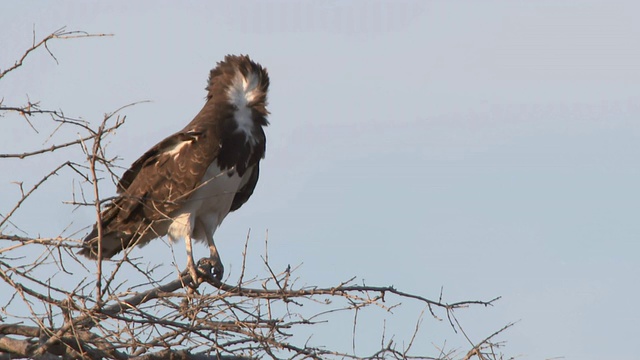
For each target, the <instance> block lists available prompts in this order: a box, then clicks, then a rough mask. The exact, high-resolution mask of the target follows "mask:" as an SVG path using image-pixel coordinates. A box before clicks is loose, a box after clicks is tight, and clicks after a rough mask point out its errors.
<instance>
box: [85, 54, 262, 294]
mask: <svg viewBox="0 0 640 360" xmlns="http://www.w3.org/2000/svg"><path fill="white" fill-rule="evenodd" d="M268 88H269V75H268V73H267V70H266V69H265V68H263V67H262V66H260V65H259V64H257V63H255V62H253V61H252V60H251V59H250V58H249V57H248V56H245V55H241V56H234V55H227V56H226V57H225V58H224V60H223V61H221V62H219V63H218V64H217V66H216V67H215V68H214V69H213V70H211V72H210V74H209V84H208V86H207V87H206V90H207V91H208V94H207V100H206V103H205V104H204V107H203V108H202V110H200V112H199V113H198V115H196V117H195V118H194V119H193V120H192V121H191V122H190V123H189V124H188V125H187V126H186V127H185V128H184V129H182V130H180V131H178V132H177V133H175V134H173V135H170V136H169V137H167V138H166V139H164V140H162V141H160V142H159V143H158V144H156V145H155V146H153V147H152V148H151V149H149V151H147V152H146V153H144V154H143V155H142V156H141V157H140V158H139V159H138V160H136V161H135V162H134V163H133V164H132V165H131V168H129V170H127V171H126V172H125V173H124V175H123V176H122V178H121V179H120V182H119V183H118V185H117V192H118V196H117V197H116V198H114V199H113V200H112V201H111V202H110V203H109V204H108V205H107V206H106V207H105V208H104V210H103V211H102V212H101V214H100V221H99V222H98V223H96V224H95V225H94V227H93V230H92V231H91V233H89V235H87V237H86V238H85V239H84V246H85V247H84V248H83V249H82V250H80V251H79V254H82V255H84V256H87V257H89V258H92V259H97V258H98V257H99V256H101V257H102V258H110V257H112V256H114V255H116V254H117V253H119V252H120V251H122V250H124V249H127V248H130V247H133V246H136V245H140V246H142V245H145V244H147V243H148V242H149V241H151V240H153V239H155V238H157V237H160V236H164V235H168V236H169V238H170V239H171V240H174V241H175V240H177V239H180V238H184V240H185V243H186V248H187V266H188V271H189V273H190V274H191V277H192V278H193V280H194V282H197V281H198V280H197V271H196V267H195V262H194V258H193V251H192V246H191V245H192V240H193V239H195V240H200V241H205V240H206V241H207V242H208V244H209V249H210V252H211V255H210V258H209V259H208V260H209V261H208V265H209V266H211V270H212V271H213V275H214V276H215V277H216V278H217V279H218V280H221V279H222V275H223V274H224V267H223V265H222V262H221V261H220V256H219V254H218V251H217V250H216V246H215V243H214V242H213V234H214V232H215V231H216V229H217V228H218V226H220V223H222V220H224V218H225V217H226V216H227V214H228V213H229V212H231V211H235V210H237V209H239V208H240V207H241V206H242V205H243V204H244V203H245V202H246V201H247V200H248V199H249V197H250V196H251V194H252V193H253V190H254V188H255V187H256V183H257V182H258V173H259V165H260V160H261V159H262V158H264V154H265V146H266V138H265V134H264V130H263V127H264V126H267V125H268V124H269V123H268V121H267V115H268V114H269V112H268V111H267V108H266V105H267V91H268ZM100 238H101V240H100ZM99 244H100V245H101V246H100V248H99Z"/></svg>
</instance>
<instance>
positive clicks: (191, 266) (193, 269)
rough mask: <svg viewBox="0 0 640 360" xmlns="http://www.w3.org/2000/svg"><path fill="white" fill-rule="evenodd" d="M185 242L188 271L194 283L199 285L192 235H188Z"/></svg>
mask: <svg viewBox="0 0 640 360" xmlns="http://www.w3.org/2000/svg"><path fill="white" fill-rule="evenodd" d="M184 242H185V245H186V248H187V271H188V272H189V275H191V279H193V285H194V286H198V284H199V283H200V282H199V281H198V271H197V270H196V265H195V261H194V260H193V248H192V247H191V236H189V235H187V236H185V238H184Z"/></svg>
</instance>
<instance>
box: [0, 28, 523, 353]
mask: <svg viewBox="0 0 640 360" xmlns="http://www.w3.org/2000/svg"><path fill="white" fill-rule="evenodd" d="M94 36H105V34H87V33H84V32H79V31H65V30H64V29H60V30H58V31H56V32H54V33H52V34H50V35H48V36H46V37H45V38H44V39H42V40H41V41H39V42H36V41H35V40H34V41H33V44H32V46H31V47H30V48H29V49H27V50H26V51H25V53H24V54H23V55H22V56H21V57H20V59H19V60H18V61H16V62H15V64H14V65H13V66H11V67H10V68H8V69H6V70H4V71H2V72H0V80H1V79H2V78H3V77H4V76H5V75H6V74H8V73H9V72H11V71H14V70H15V69H17V68H19V67H20V66H22V65H23V63H24V61H25V60H26V59H27V57H28V56H29V55H30V54H32V53H33V52H34V51H35V50H37V49H38V48H41V47H42V48H45V49H46V50H47V51H48V52H49V54H50V55H51V56H52V57H53V58H54V59H55V57H54V56H53V54H52V53H51V52H50V51H49V48H48V47H47V43H48V42H49V41H51V40H54V39H72V38H82V37H94ZM131 105H133V104H130V105H127V106H131ZM127 106H125V107H123V108H120V109H118V110H116V111H114V112H112V113H110V114H107V115H105V116H104V118H103V119H101V121H100V122H99V125H98V127H97V128H93V127H92V126H91V122H85V121H81V120H77V119H72V118H69V117H66V116H65V115H64V113H63V112H62V111H57V110H47V109H42V108H40V106H39V103H38V102H31V101H30V100H29V102H28V104H27V105H26V106H22V107H20V106H3V105H2V103H1V102H0V115H2V112H4V113H9V114H10V113H15V114H17V115H18V116H22V117H24V118H25V119H27V118H28V117H32V116H45V117H49V118H50V119H51V120H52V121H54V122H55V123H58V124H59V127H75V128H79V129H81V130H82V131H83V132H84V134H83V135H82V136H79V137H78V138H77V139H74V140H66V141H62V142H59V143H56V144H54V145H51V146H49V147H47V148H42V149H36V150H32V151H28V152H23V153H16V154H0V159H11V160H6V161H16V160H17V161H21V162H28V161H30V159H36V158H39V156H41V155H43V154H46V153H50V152H53V151H56V150H58V149H63V148H66V149H70V150H75V151H76V152H77V153H81V154H84V155H85V160H84V162H82V161H78V162H74V161H70V160H68V161H65V162H63V163H62V164H59V165H57V166H51V168H50V169H52V170H49V171H48V172H46V173H45V174H44V175H43V176H42V177H41V178H40V180H38V181H37V182H35V184H34V185H32V186H31V187H30V188H28V190H26V191H25V189H23V184H22V183H20V195H21V196H20V198H19V199H18V200H17V201H16V203H15V204H14V205H13V206H11V207H10V209H9V210H8V211H7V212H6V215H1V214H0V216H2V217H1V218H0V240H2V242H1V243H0V294H3V295H1V296H0V302H1V304H0V322H2V323H1V324H0V360H2V359H12V358H20V357H22V358H41V359H66V358H69V359H71V358H74V359H75V358H78V359H80V358H83V359H141V360H142V359H165V358H173V359H227V360H231V359H249V358H251V359H253V358H261V357H268V358H274V359H275V358H290V359H302V358H312V359H325V358H347V359H362V358H370V359H382V358H393V359H413V358H421V359H447V360H448V359H464V360H467V359H471V358H473V357H477V358H478V359H481V360H487V359H492V360H495V359H503V355H502V354H500V353H499V351H497V349H499V347H500V346H501V343H495V342H493V339H494V338H495V337H497V336H498V335H499V334H501V333H502V332H503V331H504V330H506V329H507V328H509V327H510V326H512V324H509V325H507V326H505V327H504V328H502V329H501V330H499V331H497V332H495V333H493V334H491V335H490V336H488V337H486V338H485V339H483V340H481V341H479V342H476V343H475V344H474V343H473V342H472V341H471V339H469V342H470V344H471V346H472V348H471V349H470V350H468V351H465V352H464V353H461V354H459V355H458V352H457V350H446V351H445V350H444V349H435V350H437V351H438V353H437V354H436V355H435V356H427V355H423V354H422V355H416V354H413V351H414V349H415V348H416V344H417V343H419V342H420V340H419V339H421V338H422V334H419V331H420V327H421V324H422V323H423V321H424V319H423V318H422V313H420V315H419V316H418V321H416V322H415V323H414V324H415V325H413V324H412V327H413V326H414V327H415V329H414V330H413V334H412V336H411V337H410V339H409V341H408V346H404V345H402V342H401V341H397V340H395V338H394V337H391V340H390V339H388V338H387V336H386V335H385V332H386V325H385V328H384V332H383V335H382V341H380V346H379V348H377V349H375V350H373V351H371V352H370V353H368V354H357V353H356V350H355V341H356V339H355V336H356V335H355V331H354V332H353V335H352V336H353V337H354V338H353V339H352V344H353V346H352V349H351V351H348V350H340V349H334V348H332V347H331V346H329V345H328V344H317V343H315V342H314V341H312V339H310V338H305V337H304V336H301V335H298V334H299V333H300V332H301V331H302V332H307V331H308V329H307V328H311V329H313V331H314V332H316V331H322V326H323V324H324V323H326V322H330V323H331V324H334V325H332V326H336V325H335V322H336V321H339V319H336V317H335V316H334V317H332V316H333V315H334V314H336V313H339V312H345V311H349V312H352V313H354V314H357V316H354V317H353V319H354V322H357V321H360V320H359V319H361V318H362V316H363V315H362V314H361V313H359V312H360V311H361V310H362V309H364V308H367V307H372V308H377V309H379V310H380V311H381V312H382V314H389V315H392V313H391V312H392V310H393V309H396V308H397V307H398V306H400V305H401V304H400V303H399V301H401V300H402V301H408V302H416V303H417V304H422V305H421V306H423V307H424V310H423V311H422V312H423V313H424V312H426V310H427V309H428V310H429V312H430V314H431V315H432V317H433V318H434V319H437V320H440V319H442V318H444V317H446V318H447V319H449V322H450V324H451V326H453V327H454V329H456V328H457V329H458V330H461V332H462V333H463V334H465V332H464V330H462V326H461V325H460V323H459V322H458V321H457V319H456V318H455V315H454V312H455V311H458V310H461V309H463V308H468V307H471V306H480V307H485V306H490V305H493V304H494V303H495V302H496V301H497V300H498V299H499V298H495V299H492V300H488V301H455V302H446V301H444V300H443V299H442V292H440V294H439V295H440V296H439V297H438V299H437V300H431V299H429V298H427V297H425V296H421V295H416V294H412V293H408V292H405V291H401V290H398V289H396V288H395V287H393V286H368V285H353V284H354V280H355V278H352V279H350V280H348V281H345V282H341V283H339V284H337V285H336V286H333V287H318V286H297V285H296V284H297V282H298V279H296V278H294V277H292V275H293V274H294V273H295V271H296V269H293V270H292V269H291V268H290V267H287V268H286V269H285V270H284V271H282V272H280V273H277V272H276V271H274V270H273V268H272V266H271V264H270V263H269V257H268V256H266V255H265V256H264V257H262V260H263V262H264V267H265V269H266V271H265V275H263V277H260V276H254V277H252V278H249V277H250V275H248V272H247V271H246V269H245V265H246V264H247V261H246V258H247V256H248V250H247V243H248V240H249V236H248V235H247V242H246V243H245V247H244V250H243V262H242V269H241V274H240V280H239V281H238V283H237V284H236V285H230V284H227V283H222V282H218V281H216V280H213V279H211V278H205V279H204V280H205V282H203V283H200V284H192V279H191V276H190V275H188V274H186V273H185V272H182V273H179V274H177V276H176V273H175V272H172V271H170V270H171V269H169V272H168V273H167V267H166V266H149V265H145V264H146V263H147V262H148V261H149V259H146V260H139V259H135V258H133V257H131V256H130V254H129V253H128V252H127V253H125V255H124V256H123V258H122V259H120V260H117V261H108V262H105V263H104V264H103V263H100V264H98V266H97V268H98V269H99V270H98V271H97V274H96V271H95V270H92V269H89V268H87V265H86V264H87V263H86V262H83V261H81V260H80V259H78V258H77V257H76V255H75V253H76V251H77V250H78V249H79V248H80V247H81V243H80V242H79V241H78V240H77V238H78V236H77V235H78V234H77V233H72V234H70V235H66V234H65V231H66V228H65V230H63V232H62V233H60V234H58V235H50V236H40V235H37V236H32V235H29V234H28V233H27V232H25V231H23V233H24V234H23V235H19V234H16V233H11V232H9V231H8V228H9V227H8V225H9V224H10V225H12V226H13V227H14V228H15V229H19V228H18V226H17V224H14V223H12V219H13V221H16V220H15V216H14V215H15V214H16V213H18V212H28V211H29V210H28V206H29V205H31V204H30V203H31V202H33V201H32V195H33V194H34V193H36V192H38V191H39V190H40V189H41V188H42V185H43V184H44V183H46V182H48V181H50V179H51V178H52V177H53V176H58V177H61V176H66V177H70V178H72V181H73V183H74V184H80V186H79V187H78V188H77V189H76V188H75V187H74V193H73V199H74V200H73V201H70V202H68V203H67V204H70V205H72V206H78V207H80V206H93V207H94V210H95V211H96V212H99V211H100V208H101V205H102V202H103V201H104V200H105V199H104V198H103V199H102V200H100V194H99V191H98V190H99V188H98V183H99V181H100V180H101V178H100V177H99V174H100V173H102V172H104V173H107V174H111V175H112V176H115V174H114V173H113V171H112V168H113V167H114V166H115V164H114V159H109V158H108V157H107V156H106V154H105V150H104V147H103V145H102V144H103V140H104V138H105V137H106V136H110V135H113V133H114V131H115V130H116V129H118V128H119V127H120V126H122V125H123V124H124V120H125V116H120V115H119V114H120V112H121V111H123V110H124V108H126V107H127ZM27 121H29V120H28V119H27ZM30 124H31V123H30ZM21 165H22V166H29V165H30V164H29V163H21ZM31 166H37V165H33V164H31ZM69 170H70V171H69ZM84 187H90V188H91V190H92V191H91V193H93V199H94V200H93V201H91V200H86V199H84V198H85V196H84ZM76 191H80V193H81V195H80V197H81V198H82V200H76V194H75V192H76ZM0 206H5V204H0ZM79 231H83V230H78V232H79ZM265 245H266V241H265ZM103 266H104V269H103ZM89 267H91V265H89ZM109 272H110V273H109ZM107 273H109V275H105V274H107ZM247 278H249V279H247ZM255 284H260V286H256V285H255ZM5 294H6V295H5ZM452 319H453V320H452ZM454 321H455V324H454ZM385 324H386V320H385ZM355 325H356V324H355V323H354V324H353V326H354V329H355ZM465 336H466V334H465ZM373 343H374V342H372V341H368V344H369V345H371V344H373ZM369 348H371V347H369ZM421 351H424V350H421Z"/></svg>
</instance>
